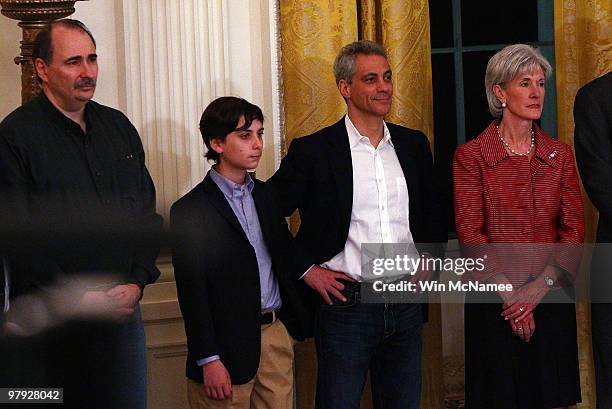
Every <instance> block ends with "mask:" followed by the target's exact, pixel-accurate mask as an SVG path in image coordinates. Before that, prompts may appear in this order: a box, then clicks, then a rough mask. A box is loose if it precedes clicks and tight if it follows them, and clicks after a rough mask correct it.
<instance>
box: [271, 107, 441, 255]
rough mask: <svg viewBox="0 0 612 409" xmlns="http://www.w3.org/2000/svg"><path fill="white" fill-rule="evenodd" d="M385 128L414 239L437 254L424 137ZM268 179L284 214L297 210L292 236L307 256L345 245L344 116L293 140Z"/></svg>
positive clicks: (437, 214) (437, 221)
mask: <svg viewBox="0 0 612 409" xmlns="http://www.w3.org/2000/svg"><path fill="white" fill-rule="evenodd" d="M387 127H388V128H389V132H390V134H391V141H392V142H393V146H394V147H395V152H396V154H397V157H398V159H399V163H400V166H401V168H402V171H403V173H404V177H405V179H406V184H407V186H408V195H409V223H410V231H411V233H412V236H413V238H414V241H415V243H416V244H417V247H419V250H421V251H428V252H430V253H432V254H434V255H435V256H442V252H443V247H442V245H441V244H436V243H446V240H447V239H446V229H445V227H444V224H443V213H442V203H441V196H440V195H439V191H438V189H437V188H436V182H435V180H434V178H435V172H434V163H433V157H432V154H431V150H430V148H429V141H428V140H427V138H426V137H425V135H424V134H423V133H422V132H420V131H416V130H412V129H408V128H405V127H402V126H399V125H394V124H392V123H387ZM268 183H270V184H271V185H272V186H274V188H275V191H276V192H277V194H278V195H279V200H280V203H281V206H282V211H283V213H284V215H285V216H288V215H290V214H291V213H293V212H294V211H295V210H296V209H297V210H298V211H299V214H300V220H301V224H300V228H299V230H298V233H297V236H296V239H297V241H298V243H299V244H300V245H301V246H302V248H303V249H304V251H305V253H306V254H307V255H308V256H309V257H310V259H309V261H311V262H312V263H316V264H320V263H323V262H325V261H327V260H330V259H331V258H333V257H334V256H335V255H336V254H338V253H340V252H341V251H342V250H343V249H344V245H345V243H346V239H347V237H348V232H349V226H350V220H351V211H352V206H353V164H352V160H351V151H350V144H349V139H348V133H347V131H346V125H345V120H344V117H343V118H342V119H341V120H340V121H338V122H336V123H335V124H333V125H331V126H329V127H326V128H323V129H321V130H319V131H317V132H315V133H314V134H312V135H309V136H305V137H303V138H298V139H294V140H293V141H292V142H291V145H290V146H289V150H288V152H287V155H286V156H285V157H284V158H283V160H282V162H281V165H280V168H279V169H278V171H277V172H276V173H275V174H274V175H273V176H272V177H271V178H270V180H268ZM426 244H427V245H426ZM431 244H433V245H431Z"/></svg>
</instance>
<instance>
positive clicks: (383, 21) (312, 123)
mask: <svg viewBox="0 0 612 409" xmlns="http://www.w3.org/2000/svg"><path fill="white" fill-rule="evenodd" d="M280 33H281V34H280V36H281V51H282V57H281V64H282V81H283V109H284V120H285V135H284V136H285V144H288V143H289V142H290V141H291V140H292V139H293V138H295V137H298V136H303V135H307V134H309V133H312V132H314V131H315V130H317V129H320V128H322V127H324V126H327V125H330V124H332V123H333V122H335V121H337V120H338V119H339V118H340V117H341V116H342V115H343V114H344V113H345V112H346V105H345V103H344V101H343V100H342V98H341V96H340V93H339V92H338V89H337V88H336V83H335V80H334V76H333V72H332V64H333V62H334V58H335V56H336V54H337V52H338V51H339V50H340V48H341V47H342V46H343V45H345V44H347V43H350V42H352V41H355V40H357V39H358V38H361V39H369V40H374V41H378V42H380V43H381V44H382V45H383V46H384V47H385V49H386V50H387V52H388V54H389V63H390V65H391V68H392V70H393V78H394V80H393V83H394V95H393V104H392V109H391V112H390V113H389V115H388V118H387V119H388V120H389V121H391V122H394V123H397V124H401V125H404V126H408V127H410V128H414V129H419V130H422V131H423V132H424V133H425V134H426V135H427V136H428V138H430V140H431V141H433V107H432V87H431V48H430V41H429V10H428V2H427V1H425V0H280ZM297 223H299V221H298V220H297V218H293V219H292V227H293V228H294V229H295V228H296V226H297ZM430 307H431V308H430V320H429V323H428V324H427V325H426V327H425V332H424V338H423V347H424V351H423V356H424V366H423V399H422V403H421V407H422V408H428V409H429V408H432V409H433V408H435V409H437V408H442V407H443V403H442V401H443V396H442V384H441V382H442V369H441V368H442V362H441V360H442V337H441V329H440V328H441V312H440V305H439V304H432V305H431V306H430ZM296 374H297V396H298V398H297V399H298V407H299V408H303V409H306V408H312V407H314V401H313V397H314V380H315V378H316V358H315V355H314V347H313V345H312V343H302V344H300V345H298V346H297V348H296ZM365 395H366V397H365V399H364V401H363V402H362V407H364V408H367V407H371V406H370V404H369V402H368V392H367V391H366V394H365Z"/></svg>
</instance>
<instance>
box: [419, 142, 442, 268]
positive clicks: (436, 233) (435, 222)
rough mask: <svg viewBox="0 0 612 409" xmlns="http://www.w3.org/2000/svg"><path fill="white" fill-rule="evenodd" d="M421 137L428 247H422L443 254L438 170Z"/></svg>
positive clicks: (434, 253) (433, 253)
mask: <svg viewBox="0 0 612 409" xmlns="http://www.w3.org/2000/svg"><path fill="white" fill-rule="evenodd" d="M421 135H422V137H423V140H424V142H423V157H424V160H423V167H424V169H423V175H424V176H425V178H424V179H425V180H424V182H425V183H423V197H424V199H425V200H424V203H425V206H424V214H425V220H426V222H425V230H426V234H425V236H426V239H427V242H428V243H427V244H428V247H427V248H424V250H425V251H429V252H430V253H431V254H432V255H433V256H434V257H443V256H444V246H443V243H446V241H447V232H446V228H445V226H444V220H443V216H444V214H445V212H444V211H443V207H444V203H443V202H442V195H441V194H440V193H441V192H440V187H439V183H438V176H439V175H438V172H437V170H436V167H435V166H434V160H433V155H432V153H431V147H430V144H429V140H428V139H427V137H426V136H425V135H424V134H421Z"/></svg>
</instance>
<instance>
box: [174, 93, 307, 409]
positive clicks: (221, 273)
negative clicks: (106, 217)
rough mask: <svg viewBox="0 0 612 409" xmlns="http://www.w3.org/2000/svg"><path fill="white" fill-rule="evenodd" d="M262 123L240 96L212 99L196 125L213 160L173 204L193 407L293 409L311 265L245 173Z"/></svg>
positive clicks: (255, 155) (261, 188) (254, 159)
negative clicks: (296, 353)
mask: <svg viewBox="0 0 612 409" xmlns="http://www.w3.org/2000/svg"><path fill="white" fill-rule="evenodd" d="M263 122H264V119H263V114H262V112H261V109H260V108H259V107H257V106H255V105H253V104H251V103H249V102H247V101H245V100H244V99H240V98H235V97H222V98H218V99H216V100H215V101H213V102H212V103H211V104H210V105H209V106H208V107H207V108H206V109H205V110H204V113H203V114H202V118H201V120H200V132H201V134H202V139H203V140H204V144H205V145H206V147H207V148H208V152H207V154H206V157H207V158H208V159H209V160H212V161H214V162H215V165H214V166H213V168H212V169H211V170H210V171H209V172H208V174H207V175H206V177H205V178H204V180H203V181H202V182H201V183H200V184H199V185H197V186H196V187H195V188H194V189H193V190H191V191H190V192H189V193H187V194H186V195H185V196H184V197H183V198H181V199H180V200H178V201H177V202H176V203H175V204H174V205H173V206H172V209H171V215H170V220H171V230H172V232H173V235H174V247H173V257H172V262H173V265H174V271H175V276H176V283H177V289H178V299H179V303H180V306H181V311H182V313H183V318H184V320H185V330H186V333H187V344H188V354H187V369H186V372H187V377H188V378H189V381H188V399H189V404H190V406H191V408H192V409H193V408H230V407H231V408H245V409H248V408H264V407H265V408H270V407H271V408H277V409H284V408H286V409H292V408H293V341H292V337H293V338H296V339H301V338H303V334H305V329H306V328H308V325H307V319H308V313H307V311H306V309H305V308H304V307H303V306H302V304H301V303H300V301H299V297H298V292H297V289H296V285H297V284H296V283H297V280H298V278H299V277H300V276H301V275H302V274H304V272H305V271H306V270H307V269H308V268H309V267H310V264H309V263H308V262H306V263H299V261H298V260H301V259H303V257H295V253H294V252H295V249H294V247H293V238H292V237H291V234H290V233H289V231H288V230H287V224H286V222H285V219H284V218H283V216H282V214H281V211H280V208H279V207H278V206H277V204H276V203H275V201H274V199H273V196H272V194H271V192H270V191H269V189H270V188H269V187H267V186H266V185H265V184H264V183H263V182H261V181H259V180H257V179H253V178H252V177H251V176H250V175H249V173H248V170H250V169H255V168H256V167H257V165H258V163H259V160H260V158H261V155H262V152H263V131H264V128H263ZM290 334H291V335H290Z"/></svg>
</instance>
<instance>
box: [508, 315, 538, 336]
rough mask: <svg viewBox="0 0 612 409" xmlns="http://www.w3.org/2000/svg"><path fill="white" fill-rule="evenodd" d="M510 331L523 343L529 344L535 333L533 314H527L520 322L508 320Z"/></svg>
mask: <svg viewBox="0 0 612 409" xmlns="http://www.w3.org/2000/svg"><path fill="white" fill-rule="evenodd" d="M509 322H510V327H511V328H512V331H513V332H514V333H515V334H516V335H517V336H518V337H519V338H520V339H522V340H523V341H525V342H529V340H530V339H531V337H532V336H533V333H534V332H535V319H534V318H533V313H529V314H528V315H527V316H526V317H525V319H523V320H522V321H515V320H510V321H509Z"/></svg>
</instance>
